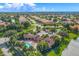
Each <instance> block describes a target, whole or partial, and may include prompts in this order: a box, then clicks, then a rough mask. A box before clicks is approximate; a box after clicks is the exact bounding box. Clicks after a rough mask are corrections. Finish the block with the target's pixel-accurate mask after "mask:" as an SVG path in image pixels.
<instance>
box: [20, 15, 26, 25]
mask: <svg viewBox="0 0 79 59" xmlns="http://www.w3.org/2000/svg"><path fill="white" fill-rule="evenodd" d="M24 22H26V18H25V17H24V16H20V17H19V23H20V24H22V23H24Z"/></svg>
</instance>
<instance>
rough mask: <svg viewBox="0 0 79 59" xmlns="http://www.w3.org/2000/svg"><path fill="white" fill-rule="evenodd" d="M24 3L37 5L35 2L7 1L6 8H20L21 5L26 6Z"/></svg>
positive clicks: (31, 5) (32, 5)
mask: <svg viewBox="0 0 79 59" xmlns="http://www.w3.org/2000/svg"><path fill="white" fill-rule="evenodd" d="M24 4H26V5H28V6H30V7H34V6H35V4H34V3H5V8H20V7H22V6H24Z"/></svg>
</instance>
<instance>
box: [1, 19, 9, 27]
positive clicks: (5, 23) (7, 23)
mask: <svg viewBox="0 0 79 59" xmlns="http://www.w3.org/2000/svg"><path fill="white" fill-rule="evenodd" d="M7 25H10V23H9V22H3V21H1V20H0V26H7Z"/></svg>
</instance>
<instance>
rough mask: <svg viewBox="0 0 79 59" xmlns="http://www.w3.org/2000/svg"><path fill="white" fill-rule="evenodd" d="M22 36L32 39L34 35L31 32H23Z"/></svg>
mask: <svg viewBox="0 0 79 59" xmlns="http://www.w3.org/2000/svg"><path fill="white" fill-rule="evenodd" d="M23 36H24V38H30V39H32V38H33V37H34V35H33V34H31V33H28V34H24V35H23Z"/></svg>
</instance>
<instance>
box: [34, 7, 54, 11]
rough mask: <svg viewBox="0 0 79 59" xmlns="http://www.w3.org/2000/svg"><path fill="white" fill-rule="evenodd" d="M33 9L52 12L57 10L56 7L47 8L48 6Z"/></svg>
mask: <svg viewBox="0 0 79 59" xmlns="http://www.w3.org/2000/svg"><path fill="white" fill-rule="evenodd" d="M33 11H36V12H52V11H55V9H54V8H47V7H38V8H34V9H33Z"/></svg>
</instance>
